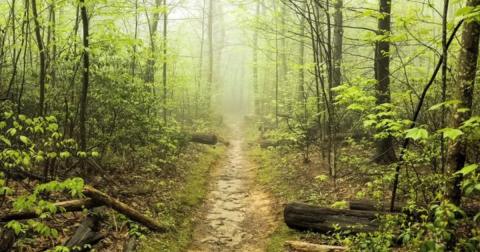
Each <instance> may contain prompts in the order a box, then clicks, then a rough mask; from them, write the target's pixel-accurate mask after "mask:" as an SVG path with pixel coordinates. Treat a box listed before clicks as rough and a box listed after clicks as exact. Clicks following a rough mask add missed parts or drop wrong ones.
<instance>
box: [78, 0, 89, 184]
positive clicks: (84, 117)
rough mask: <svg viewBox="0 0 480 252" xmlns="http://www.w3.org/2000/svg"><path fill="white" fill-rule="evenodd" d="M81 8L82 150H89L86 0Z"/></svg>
mask: <svg viewBox="0 0 480 252" xmlns="http://www.w3.org/2000/svg"><path fill="white" fill-rule="evenodd" d="M80 6H81V7H80V10H81V16H82V25H83V52H82V54H83V71H82V73H83V75H82V94H81V97H80V115H79V121H80V150H81V151H83V152H87V129H86V125H87V98H88V85H89V76H90V54H89V52H88V50H89V39H90V38H89V34H88V33H89V28H88V25H89V24H88V13H87V7H86V6H85V0H80ZM85 168H86V166H85V162H82V170H83V171H82V172H85V174H88V172H87V171H86V170H85Z"/></svg>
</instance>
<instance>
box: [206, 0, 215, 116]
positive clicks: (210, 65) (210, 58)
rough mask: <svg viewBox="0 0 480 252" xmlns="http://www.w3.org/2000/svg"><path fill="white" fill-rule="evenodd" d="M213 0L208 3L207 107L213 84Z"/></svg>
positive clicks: (208, 106)
mask: <svg viewBox="0 0 480 252" xmlns="http://www.w3.org/2000/svg"><path fill="white" fill-rule="evenodd" d="M213 2H214V1H213V0H210V2H209V5H208V25H207V30H208V31H207V33H208V73H207V74H208V75H207V90H206V91H207V94H206V102H207V104H206V105H207V108H210V105H211V104H210V103H211V99H212V97H211V96H212V86H213Z"/></svg>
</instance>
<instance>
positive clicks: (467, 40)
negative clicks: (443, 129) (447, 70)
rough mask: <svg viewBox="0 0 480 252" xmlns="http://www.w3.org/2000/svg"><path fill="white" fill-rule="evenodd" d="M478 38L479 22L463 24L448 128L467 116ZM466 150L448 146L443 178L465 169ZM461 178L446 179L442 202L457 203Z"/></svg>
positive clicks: (459, 144) (474, 2)
mask: <svg viewBox="0 0 480 252" xmlns="http://www.w3.org/2000/svg"><path fill="white" fill-rule="evenodd" d="M479 5H480V0H468V1H467V6H472V7H478V6H479ZM479 38H480V22H478V21H477V20H471V21H469V22H465V24H464V26H463V33H462V42H461V46H462V49H461V50H460V55H459V58H458V70H457V81H456V83H455V86H454V87H453V88H454V90H453V99H455V100H459V101H461V103H460V104H455V105H453V107H452V111H451V113H450V116H449V118H448V127H450V128H453V129H456V128H458V127H460V126H461V125H462V123H463V122H465V121H466V120H468V119H469V118H470V117H471V115H472V112H471V109H472V103H473V94H474V93H473V88H474V84H475V74H476V71H477V60H478V43H479ZM460 108H467V109H468V111H465V112H459V111H458V109H460ZM466 151H467V146H466V143H465V139H463V138H461V137H460V138H457V139H456V140H451V141H450V142H449V143H448V150H447V163H446V167H445V172H446V175H447V177H449V178H451V177H453V176H454V175H453V174H454V173H455V172H457V171H459V170H461V169H462V168H463V167H464V165H465V160H466ZM461 181H462V178H461V176H455V177H454V178H452V179H449V180H448V181H447V184H446V191H445V198H446V199H447V200H449V201H450V202H451V203H453V204H455V205H457V206H458V205H460V201H461V196H462V194H461V188H460V182H461Z"/></svg>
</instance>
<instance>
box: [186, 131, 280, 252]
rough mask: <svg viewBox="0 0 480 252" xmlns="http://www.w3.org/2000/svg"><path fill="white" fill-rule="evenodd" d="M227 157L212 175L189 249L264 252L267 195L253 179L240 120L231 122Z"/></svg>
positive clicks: (269, 215)
mask: <svg viewBox="0 0 480 252" xmlns="http://www.w3.org/2000/svg"><path fill="white" fill-rule="evenodd" d="M229 139H230V147H229V149H228V150H227V151H228V157H227V160H226V161H225V162H224V163H223V164H221V165H220V166H219V167H218V168H217V169H216V170H215V171H214V172H213V174H212V177H211V179H210V181H212V184H211V191H210V193H209V196H208V201H207V202H206V203H205V205H204V206H203V215H202V216H201V217H200V220H199V223H198V225H197V226H196V229H195V232H194V242H193V244H192V246H191V249H190V250H188V251H190V252H216V251H222V252H228V251H241V252H263V251H266V245H267V244H266V242H267V238H268V235H269V234H270V233H271V232H272V231H273V229H274V217H273V216H274V215H273V212H272V210H271V207H270V206H271V203H270V201H269V198H268V195H267V194H266V193H265V192H264V191H263V190H262V189H261V188H260V187H259V186H258V185H256V183H255V182H254V179H255V178H254V176H255V166H254V165H253V164H252V163H250V162H249V161H248V160H247V157H246V153H245V150H244V146H243V145H244V133H243V131H242V125H241V123H231V124H230V137H229Z"/></svg>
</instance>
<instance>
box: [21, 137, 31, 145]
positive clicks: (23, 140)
mask: <svg viewBox="0 0 480 252" xmlns="http://www.w3.org/2000/svg"><path fill="white" fill-rule="evenodd" d="M20 141H22V142H23V143H24V144H26V145H28V142H30V140H29V139H28V138H27V137H26V136H20Z"/></svg>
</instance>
